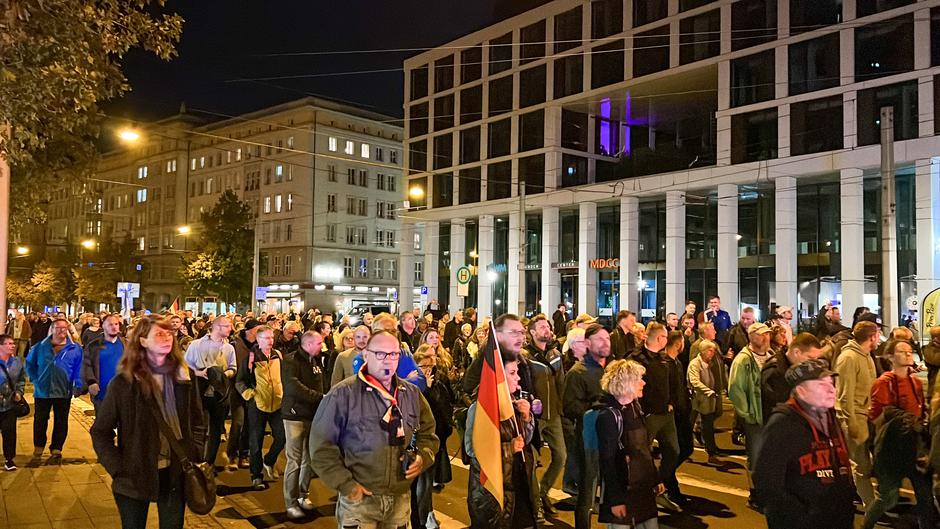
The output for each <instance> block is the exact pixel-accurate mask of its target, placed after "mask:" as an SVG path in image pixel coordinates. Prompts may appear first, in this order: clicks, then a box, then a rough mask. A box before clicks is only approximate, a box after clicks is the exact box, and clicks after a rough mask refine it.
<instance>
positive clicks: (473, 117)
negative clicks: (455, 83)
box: [460, 85, 483, 125]
mask: <svg viewBox="0 0 940 529" xmlns="http://www.w3.org/2000/svg"><path fill="white" fill-rule="evenodd" d="M479 119H483V85H477V86H474V87H472V88H467V89H465V90H461V91H460V124H461V125H465V124H467V123H472V122H474V121H477V120H479Z"/></svg>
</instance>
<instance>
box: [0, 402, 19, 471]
mask: <svg viewBox="0 0 940 529" xmlns="http://www.w3.org/2000/svg"><path fill="white" fill-rule="evenodd" d="M0 435H2V436H3V459H5V460H7V461H13V458H14V457H16V412H15V411H14V410H7V411H0Z"/></svg>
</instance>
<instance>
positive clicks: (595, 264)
mask: <svg viewBox="0 0 940 529" xmlns="http://www.w3.org/2000/svg"><path fill="white" fill-rule="evenodd" d="M591 268H595V269H604V268H620V259H618V258H616V257H615V258H613V259H591Z"/></svg>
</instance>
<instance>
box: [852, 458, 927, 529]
mask: <svg viewBox="0 0 940 529" xmlns="http://www.w3.org/2000/svg"><path fill="white" fill-rule="evenodd" d="M905 477H906V478H908V479H909V480H911V485H912V486H913V487H914V496H915V497H916V498H917V507H916V512H917V519H918V520H919V521H920V527H922V528H924V529H926V528H928V527H929V528H932V527H935V524H936V523H937V516H936V514H935V513H934V507H933V491H932V486H931V478H930V476H929V475H924V474H921V473H920V472H918V471H916V470H915V471H913V472H908V473H906V474H905V473H903V472H902V473H899V474H897V475H893V476H878V493H877V494H876V495H875V499H874V501H872V502H871V504H870V505H869V506H868V509H867V510H866V511H865V521H864V522H863V523H862V529H872V528H873V527H875V523H876V522H877V521H878V519H879V518H881V516H882V515H884V513H885V511H887V510H888V509H890V508H892V507H894V506H895V505H897V503H898V493H899V492H900V489H901V482H902V481H903V480H904V478H905Z"/></svg>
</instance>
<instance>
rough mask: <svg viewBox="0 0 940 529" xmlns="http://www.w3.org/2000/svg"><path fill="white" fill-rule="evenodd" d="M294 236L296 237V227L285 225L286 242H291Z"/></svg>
mask: <svg viewBox="0 0 940 529" xmlns="http://www.w3.org/2000/svg"><path fill="white" fill-rule="evenodd" d="M293 235H294V225H293V224H285V225H284V240H285V241H290V240H291V239H293Z"/></svg>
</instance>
